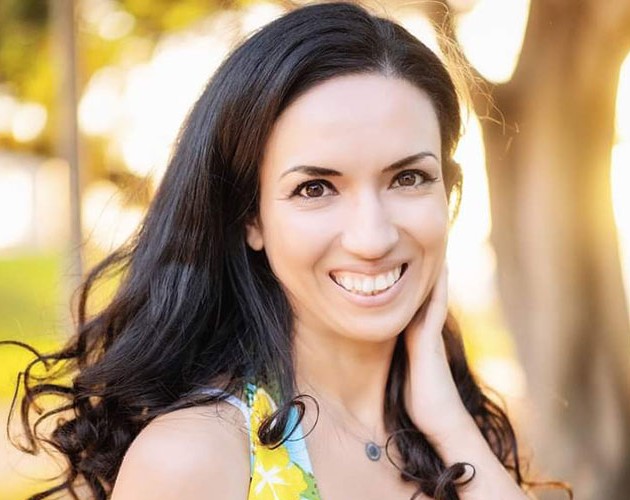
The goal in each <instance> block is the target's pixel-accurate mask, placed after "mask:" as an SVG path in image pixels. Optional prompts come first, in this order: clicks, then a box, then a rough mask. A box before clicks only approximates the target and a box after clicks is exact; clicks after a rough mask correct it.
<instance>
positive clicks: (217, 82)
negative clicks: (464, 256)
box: [22, 3, 532, 500]
mask: <svg viewBox="0 0 630 500" xmlns="http://www.w3.org/2000/svg"><path fill="white" fill-rule="evenodd" d="M459 134H460V115H459V100H458V95H457V92H456V88H455V86H454V84H453V81H452V79H451V77H450V76H449V73H448V72H447V70H446V68H445V66H444V65H443V64H442V62H441V61H440V60H439V59H438V58H437V57H436V56H435V54H433V53H432V52H431V51H430V50H429V49H428V48H427V47H425V46H424V45H423V44H422V43H420V42H419V41H418V40H417V39H415V38H414V37H413V36H411V35H410V34H409V33H408V32H407V31H405V30H404V29H403V28H402V27H400V26H399V25H397V24H395V23H393V22H392V21H389V20H386V19H383V18H380V17H376V16H374V15H372V14H370V13H369V12H367V11H366V10H364V9H362V8H361V7H359V6H356V5H352V4H348V3H327V4H321V5H311V6H307V7H303V8H299V9H297V10H295V11H293V12H291V13H289V14H287V15H285V16H283V17H281V18H279V19H277V20H276V21H274V22H272V23H271V24H269V25H267V26H265V27H264V28H262V29H261V30H260V31H258V32H257V33H256V34H254V35H253V36H252V37H251V38H249V39H248V40H246V41H245V42H244V43H243V44H242V45H241V46H240V47H238V48H237V49H236V50H235V51H234V52H233V53H232V54H231V55H230V56H229V57H228V58H227V59H226V60H225V62H224V63H223V64H222V66H221V67H220V68H219V69H218V71H217V72H216V74H215V75H214V76H213V78H212V79H211V80H210V81H209V83H208V85H207V87H206V89H205V91H204V93H203V94H202V95H201V97H200V98H199V100H198V101H197V103H196V104H195V105H194V107H193V109H192V110H191V112H190V115H189V116H188V118H187V120H186V122H185V124H184V126H183V128H182V131H181V134H180V138H179V141H178V144H177V147H176V150H175V151H174V153H173V156H172V159H171V161H170V164H169V166H168V169H167V172H166V175H165V176H164V179H163V181H162V184H161V186H160V188H159V190H158V192H157V194H156V196H155V199H154V200H153V202H152V204H151V207H150V209H149V211H148V213H147V216H146V219H145V220H144V223H143V225H142V227H141V229H140V231H139V233H138V234H137V236H136V237H135V238H134V239H133V240H132V241H130V242H129V243H128V244H127V245H126V246H124V247H122V248H120V249H119V250H118V251H116V252H115V253H114V254H112V255H111V256H110V257H108V258H107V259H106V260H105V261H103V262H102V263H101V264H100V265H98V266H97V267H96V268H95V269H94V270H93V271H92V272H91V273H90V274H89V275H88V277H87V278H86V281H85V283H84V285H83V287H82V289H81V302H80V305H79V315H78V318H79V324H78V331H77V333H76V335H75V336H74V337H73V338H72V339H71V341H70V343H69V344H68V346H67V347H66V348H65V349H63V350H62V351H61V352H57V353H53V354H51V355H48V356H42V357H41V358H40V359H39V361H41V362H45V363H52V364H53V365H55V366H57V367H59V368H62V370H61V371H59V370H53V371H52V372H51V374H50V375H49V376H48V377H47V378H43V379H37V380H34V381H33V380H32V379H31V378H29V377H28V373H29V371H30V369H31V366H33V365H29V367H28V368H27V370H26V376H25V378H24V383H25V390H26V395H25V397H24V399H23V401H22V417H23V418H24V427H25V430H26V432H27V436H28V437H29V438H30V439H31V443H32V448H31V449H30V450H29V451H32V452H34V451H36V450H37V448H38V446H40V443H41V442H43V441H46V442H48V443H50V444H52V446H54V447H55V448H56V449H57V450H59V451H60V452H61V453H62V454H63V455H64V456H65V457H67V459H68V468H67V474H66V478H65V481H64V482H63V483H61V484H59V485H57V486H54V487H52V488H50V489H48V490H46V491H45V492H43V493H42V494H41V495H38V496H36V497H34V498H45V497H46V496H50V495H52V494H54V493H56V492H59V491H64V490H65V491H68V492H69V493H70V494H72V495H74V496H75V497H77V496H79V495H83V494H84V493H83V492H85V495H86V497H88V496H91V497H93V498H98V499H104V498H108V497H111V498H113V499H114V500H126V499H133V500H142V499H154V498H160V499H167V500H168V499H171V498H172V499H184V498H190V499H193V498H194V499H198V498H204V497H208V498H222V499H245V498H248V499H250V500H263V499H264V500H271V499H274V500H308V499H310V500H313V499H321V498H325V499H326V500H334V499H348V498H361V499H365V500H371V499H374V500H376V499H379V500H382V499H384V498H387V499H388V500H397V499H401V500H402V499H409V498H418V497H424V498H426V497H433V498H436V499H440V500H444V499H449V500H451V499H458V498H462V499H480V498H483V499H495V498H496V499H498V498H500V499H514V500H516V499H524V498H526V496H525V493H524V488H526V487H527V486H528V485H531V484H532V483H529V482H528V481H526V480H525V479H524V478H523V475H522V470H521V464H520V460H519V455H518V449H517V444H516V439H515V435H514V431H513V429H512V426H511V424H510V421H509V419H508V417H507V416H506V414H505V413H504V411H503V410H502V409H501V408H500V407H499V406H497V405H496V404H495V403H493V402H492V401H491V400H490V399H489V398H488V397H487V396H486V394H485V393H484V391H483V390H482V389H481V387H480V386H479V384H478V383H477V381H476V379H475V377H474V375H473V373H472V372H471V370H470V368H469V367H468V364H467V362H466V356H465V352H464V348H463V344H462V342H461V338H460V336H459V333H458V331H457V328H456V325H455V322H454V320H453V318H452V316H451V315H450V314H448V297H447V271H446V267H445V252H446V246H447V240H448V229H449V222H450V221H449V201H450V202H451V204H452V205H451V208H453V209H454V211H455V212H456V208H457V204H458V200H459V190H460V188H461V174H460V170H459V167H458V165H457V164H456V163H455V162H454V161H453V159H452V155H453V152H454V149H455V146H456V143H457V140H458V138H459ZM453 205H454V206H453ZM116 271H120V272H121V273H122V280H121V285H120V288H119V289H118V292H117V294H116V295H115V297H114V298H113V299H112V301H111V303H110V304H109V305H108V306H107V307H106V308H105V309H104V310H103V311H101V312H99V313H97V314H96V315H95V316H93V317H89V318H88V317H86V312H85V311H86V303H87V300H88V298H89V296H90V294H91V291H92V289H93V286H94V284H95V283H97V282H98V280H99V279H100V278H102V277H103V276H105V275H106V274H107V273H111V272H116ZM64 370H65V371H64ZM68 372H70V373H71V374H72V375H73V377H74V378H73V383H72V385H71V386H70V387H66V386H63V385H62V384H61V383H60V382H59V381H58V379H56V378H55V377H56V376H57V375H58V374H60V373H61V374H63V373H68ZM47 394H57V395H61V396H63V397H65V398H67V400H68V404H67V405H66V406H63V407H61V408H57V409H53V410H51V411H49V412H48V413H47V414H46V415H44V417H43V418H48V417H54V416H55V415H58V414H59V412H62V411H65V412H66V414H65V418H64V419H61V420H59V421H58V422H57V424H56V427H55V429H54V430H53V432H52V434H50V435H47V436H42V435H38V434H37V432H36V429H34V428H33V427H32V426H31V425H30V422H29V420H28V415H29V409H30V408H36V403H37V400H38V398H40V397H41V396H42V395H47ZM35 427H37V424H35Z"/></svg>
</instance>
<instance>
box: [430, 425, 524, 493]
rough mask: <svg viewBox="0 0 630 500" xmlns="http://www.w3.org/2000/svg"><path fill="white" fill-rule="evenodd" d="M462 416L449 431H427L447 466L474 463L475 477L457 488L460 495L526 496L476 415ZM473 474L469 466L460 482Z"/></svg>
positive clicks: (432, 443)
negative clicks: (477, 423)
mask: <svg viewBox="0 0 630 500" xmlns="http://www.w3.org/2000/svg"><path fill="white" fill-rule="evenodd" d="M459 418H460V419H459V421H458V422H457V420H455V419H454V420H453V422H457V423H456V424H454V423H451V427H450V428H449V429H448V430H446V427H445V428H444V429H442V430H440V431H439V432H437V433H435V432H434V433H431V434H426V436H427V439H428V440H429V442H430V443H431V445H432V446H433V447H434V449H435V450H436V452H437V453H438V455H439V456H440V458H441V459H442V461H443V462H444V464H445V465H446V466H447V467H449V466H451V465H453V464H455V463H458V462H459V463H462V462H464V463H468V464H470V465H472V466H473V468H474V477H473V478H472V480H471V481H470V482H469V483H467V484H466V485H465V486H462V487H461V488H459V489H458V493H459V497H460V498H461V499H462V500H482V499H483V500H487V499H490V498H501V499H505V500H523V499H527V498H528V497H527V496H526V495H525V493H524V492H523V490H521V488H520V487H519V486H518V484H517V483H516V481H515V480H514V478H513V477H512V476H511V475H510V474H509V472H508V471H507V470H506V469H505V467H504V466H503V464H502V463H501V462H500V460H499V459H498V458H497V457H496V456H495V454H494V452H493V451H492V449H491V448H490V445H489V444H488V442H487V441H486V439H485V438H484V437H483V434H482V433H481V431H480V430H479V427H477V425H476V423H475V420H474V419H473V417H472V416H471V415H470V414H467V417H463V418H461V417H459ZM471 474H472V470H471V469H470V467H466V472H465V474H464V476H463V477H462V478H461V481H466V479H468V478H470V477H471ZM458 482H460V481H458Z"/></svg>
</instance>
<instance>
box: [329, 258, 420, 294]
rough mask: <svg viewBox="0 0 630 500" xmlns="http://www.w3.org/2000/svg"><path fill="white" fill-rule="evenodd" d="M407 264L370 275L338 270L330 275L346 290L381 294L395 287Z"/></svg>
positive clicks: (356, 292)
mask: <svg viewBox="0 0 630 500" xmlns="http://www.w3.org/2000/svg"><path fill="white" fill-rule="evenodd" d="M407 267H408V266H407V264H406V263H405V264H402V265H401V266H398V267H395V268H394V269H390V270H389V271H387V272H384V273H380V274H377V275H375V276H368V275H365V274H358V273H345V272H336V273H334V274H333V273H331V274H330V277H331V278H332V279H333V281H334V282H335V283H337V285H339V286H340V287H341V288H343V289H344V290H346V291H348V292H350V293H353V294H356V295H363V296H372V295H379V294H381V293H383V292H385V291H387V290H389V289H390V288H391V287H393V286H394V285H395V284H396V283H397V282H398V280H400V278H401V276H402V275H403V274H404V272H405V271H406V269H407Z"/></svg>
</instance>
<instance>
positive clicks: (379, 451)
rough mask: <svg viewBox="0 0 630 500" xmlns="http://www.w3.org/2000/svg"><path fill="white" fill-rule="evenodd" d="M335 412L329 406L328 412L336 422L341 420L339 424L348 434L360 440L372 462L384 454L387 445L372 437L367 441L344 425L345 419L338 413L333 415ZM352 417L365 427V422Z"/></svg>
mask: <svg viewBox="0 0 630 500" xmlns="http://www.w3.org/2000/svg"><path fill="white" fill-rule="evenodd" d="M333 412H336V410H334V409H333V408H332V407H329V409H328V413H329V414H330V415H331V416H332V417H333V420H335V421H336V422H339V424H338V425H341V427H342V428H343V429H344V430H345V431H346V433H347V434H349V435H350V436H352V437H353V438H355V439H356V440H358V441H359V442H360V443H361V444H363V451H364V452H365V456H366V457H368V459H369V460H371V461H372V462H378V461H379V460H380V459H381V457H382V456H383V450H384V449H385V445H379V444H377V443H375V442H374V441H373V440H371V439H370V440H367V441H366V439H365V438H364V437H362V436H359V435H358V434H355V433H354V432H353V431H351V430H350V429H348V427H346V426H345V425H344V423H343V421H342V420H343V419H340V418H337V416H336V415H333ZM352 418H353V420H355V421H356V422H357V424H359V425H360V426H361V427H364V426H363V424H361V423H360V422H359V421H358V420H357V419H356V418H354V417H352Z"/></svg>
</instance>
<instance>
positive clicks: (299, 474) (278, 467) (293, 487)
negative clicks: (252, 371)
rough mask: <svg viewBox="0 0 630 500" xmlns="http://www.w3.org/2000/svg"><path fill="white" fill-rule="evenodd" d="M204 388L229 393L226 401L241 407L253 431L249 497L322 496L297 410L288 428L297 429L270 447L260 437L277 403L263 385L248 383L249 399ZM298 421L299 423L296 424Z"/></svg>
mask: <svg viewBox="0 0 630 500" xmlns="http://www.w3.org/2000/svg"><path fill="white" fill-rule="evenodd" d="M201 392H204V393H207V394H212V395H218V394H223V395H224V396H225V402H227V403H230V404H231V405H233V406H235V407H237V408H238V409H239V410H240V411H241V412H242V413H243V416H244V417H245V421H246V422H247V427H248V431H249V450H250V456H249V458H250V483H249V493H248V495H247V500H321V496H320V494H319V491H318V490H317V485H316V483H315V477H314V476H313V467H312V466H311V461H310V458H309V456H308V450H307V448H306V442H305V440H304V434H303V431H302V426H301V425H300V424H299V423H297V418H298V414H297V410H295V408H292V409H291V413H290V416H289V421H288V423H287V429H295V430H294V431H293V432H292V434H291V436H290V437H289V438H288V440H285V441H284V442H283V443H282V444H281V445H280V446H278V447H277V448H273V449H271V448H268V447H266V446H264V445H263V444H262V443H261V442H260V439H258V429H259V428H260V425H261V424H262V422H263V421H264V419H265V418H266V417H267V416H269V415H270V414H271V413H273V412H274V411H275V410H276V408H277V407H276V404H275V402H274V401H273V399H272V398H271V396H270V395H269V393H268V392H267V391H266V390H265V389H263V388H262V387H258V386H256V385H254V384H251V383H249V384H247V385H246V387H245V399H246V401H242V400H240V399H239V398H237V397H236V396H234V395H231V394H230V395H225V394H224V393H223V392H222V391H220V390H218V389H214V388H205V389H203V390H202V391H201ZM296 423H297V425H296Z"/></svg>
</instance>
